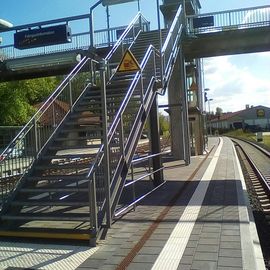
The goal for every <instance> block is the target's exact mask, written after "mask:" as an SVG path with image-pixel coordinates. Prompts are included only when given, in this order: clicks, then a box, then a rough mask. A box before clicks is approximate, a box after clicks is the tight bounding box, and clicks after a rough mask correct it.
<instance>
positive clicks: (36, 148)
mask: <svg viewBox="0 0 270 270" xmlns="http://www.w3.org/2000/svg"><path fill="white" fill-rule="evenodd" d="M33 124H34V144H35V145H34V147H35V157H36V158H37V155H38V151H39V149H38V141H39V140H38V139H39V138H38V137H39V136H38V129H37V121H36V119H34V123H33Z"/></svg>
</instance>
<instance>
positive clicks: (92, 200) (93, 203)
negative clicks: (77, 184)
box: [89, 174, 98, 246]
mask: <svg viewBox="0 0 270 270" xmlns="http://www.w3.org/2000/svg"><path fill="white" fill-rule="evenodd" d="M89 188H90V192H89V196H90V197H89V204H90V206H89V207H90V226H91V234H92V235H95V236H96V235H97V230H98V221H97V197H96V175H95V174H94V175H93V180H91V179H90V184H89ZM90 244H91V246H93V245H95V244H96V238H95V239H90Z"/></svg>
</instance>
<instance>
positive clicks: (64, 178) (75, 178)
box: [27, 174, 86, 182]
mask: <svg viewBox="0 0 270 270" xmlns="http://www.w3.org/2000/svg"><path fill="white" fill-rule="evenodd" d="M85 179H86V174H85V175H48V176H28V177H27V181H31V182H39V181H59V180H62V181H72V182H73V181H82V180H85Z"/></svg>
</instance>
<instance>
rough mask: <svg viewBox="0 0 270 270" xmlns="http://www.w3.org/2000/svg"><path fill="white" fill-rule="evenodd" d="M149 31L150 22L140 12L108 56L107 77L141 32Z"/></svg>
mask: <svg viewBox="0 0 270 270" xmlns="http://www.w3.org/2000/svg"><path fill="white" fill-rule="evenodd" d="M142 31H143V32H144V31H149V22H148V21H147V20H146V19H145V18H144V17H143V15H142V14H141V13H140V12H139V13H138V14H137V15H136V16H135V17H134V19H133V20H132V21H131V22H130V24H129V25H128V27H127V28H126V29H125V31H123V33H122V34H121V36H120V37H119V39H118V40H117V42H116V43H115V44H114V46H113V48H112V49H111V51H110V52H109V53H108V55H107V56H106V58H105V60H106V62H107V66H108V69H107V73H108V74H107V77H108V78H110V77H111V75H112V69H114V68H116V67H117V65H118V64H119V62H120V60H121V58H122V57H123V55H124V53H125V51H126V49H127V48H130V47H131V46H132V45H133V43H134V41H135V40H136V38H137V37H138V35H139V34H140V33H141V32H142Z"/></svg>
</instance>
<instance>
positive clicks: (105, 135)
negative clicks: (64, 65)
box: [99, 60, 112, 228]
mask: <svg viewBox="0 0 270 270" xmlns="http://www.w3.org/2000/svg"><path fill="white" fill-rule="evenodd" d="M99 68H100V80H101V102H102V127H103V136H102V138H103V144H104V158H103V160H104V162H103V166H104V167H103V169H104V183H105V193H106V195H105V197H106V207H105V208H106V225H107V228H110V227H111V223H112V215H111V196H110V194H111V177H110V160H109V143H108V120H107V102H106V61H105V60H104V61H102V62H100V67H99Z"/></svg>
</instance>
